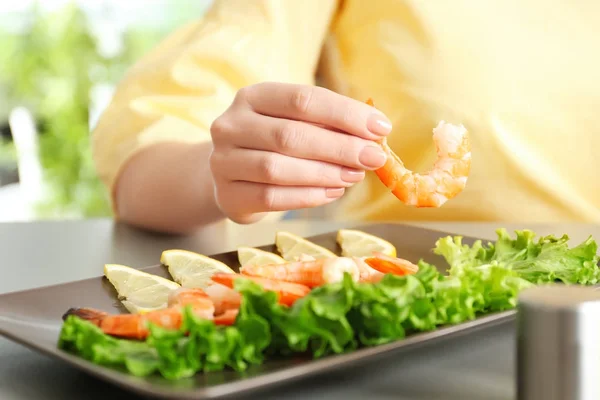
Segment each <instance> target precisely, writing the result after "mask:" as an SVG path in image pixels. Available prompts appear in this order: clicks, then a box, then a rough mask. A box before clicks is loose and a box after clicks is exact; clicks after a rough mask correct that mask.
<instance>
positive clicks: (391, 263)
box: [365, 252, 419, 276]
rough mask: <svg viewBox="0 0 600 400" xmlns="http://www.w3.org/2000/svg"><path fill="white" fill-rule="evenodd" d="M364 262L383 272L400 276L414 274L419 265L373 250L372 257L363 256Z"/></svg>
mask: <svg viewBox="0 0 600 400" xmlns="http://www.w3.org/2000/svg"><path fill="white" fill-rule="evenodd" d="M365 263H366V264H367V265H369V266H370V267H371V268H373V269H374V270H376V271H379V272H381V273H383V274H394V275H400V276H402V275H410V274H414V273H417V272H418V271H419V267H418V266H417V265H415V264H413V263H411V262H410V261H408V260H404V259H402V258H396V257H390V256H387V255H385V254H383V253H379V252H374V253H373V256H372V257H367V258H365Z"/></svg>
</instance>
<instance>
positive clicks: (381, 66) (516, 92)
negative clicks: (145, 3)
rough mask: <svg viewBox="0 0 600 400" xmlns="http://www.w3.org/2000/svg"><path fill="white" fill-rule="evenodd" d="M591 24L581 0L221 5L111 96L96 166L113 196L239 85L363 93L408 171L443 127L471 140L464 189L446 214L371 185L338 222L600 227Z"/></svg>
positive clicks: (599, 32)
mask: <svg viewBox="0 0 600 400" xmlns="http://www.w3.org/2000/svg"><path fill="white" fill-rule="evenodd" d="M599 15H600V2H598V1H591V0H555V1H551V2H548V1H546V0H529V1H518V0H486V1H477V0H453V1H446V0H427V1H424V0H372V1H366V0H344V1H340V0H338V1H336V0H302V1H292V0H216V1H215V2H214V5H213V6H212V8H211V9H210V10H209V11H208V13H207V14H205V15H204V16H203V17H202V18H201V19H200V20H199V21H197V22H194V23H192V24H190V25H188V26H185V27H183V28H181V29H180V30H179V31H177V32H175V33H173V34H172V35H171V36H170V37H168V38H167V39H166V40H164V41H163V42H162V43H161V44H160V45H159V46H158V47H156V48H155V49H154V50H153V51H152V52H151V53H149V54H148V55H147V56H145V57H144V58H143V59H142V60H140V61H139V62H138V63H137V64H136V65H135V66H134V67H133V68H132V69H131V70H130V71H129V73H128V74H127V76H126V77H125V78H124V79H123V81H122V82H121V83H120V84H119V86H118V88H117V92H116V95H115V97H114V99H113V101H112V103H111V104H110V106H109V107H108V109H107V110H106V111H105V112H104V114H103V115H102V117H101V119H100V121H99V124H98V126H97V127H96V129H95V131H94V133H93V150H94V158H95V163H96V166H97V169H98V172H99V174H100V176H101V179H102V180H103V181H104V183H105V184H106V185H107V186H108V187H109V188H112V186H113V184H114V182H115V179H116V177H117V175H118V173H119V170H120V169H121V167H122V166H123V164H124V163H125V161H126V160H127V159H128V158H129V157H131V156H132V154H134V153H135V152H137V151H139V150H140V149H141V148H143V147H144V146H147V145H149V144H153V143H157V142H161V141H187V142H199V141H208V140H210V133H209V127H210V124H211V122H212V121H213V120H214V119H215V118H216V117H217V116H218V115H219V114H220V113H222V112H223V111H224V110H225V109H226V108H227V106H228V105H229V103H230V102H231V100H232V99H233V96H234V95H235V93H236V91H237V90H238V89H239V88H240V87H243V86H246V85H249V84H252V83H256V82H260V81H265V80H269V81H281V82H294V83H302V84H316V83H318V84H322V85H323V86H326V87H329V88H331V89H333V90H335V91H337V92H340V93H342V94H345V95H347V96H350V97H353V98H356V99H358V100H361V101H364V100H366V99H367V98H368V97H372V98H373V99H374V101H375V104H376V106H377V107H378V108H379V109H381V110H382V111H383V112H385V113H386V115H387V116H388V117H389V118H390V119H391V120H392V122H393V126H394V130H393V132H392V134H391V135H390V137H389V139H388V140H389V144H390V146H391V147H392V149H393V150H394V151H395V152H396V153H397V154H398V155H399V156H400V157H401V158H402V159H403V160H404V161H405V163H406V164H407V166H408V167H409V168H412V169H414V170H416V171H420V172H422V171H425V170H427V169H428V168H429V167H430V166H431V164H432V162H433V160H434V158H435V149H434V147H433V142H432V137H431V135H432V128H433V127H434V126H435V125H436V124H437V122H438V121H439V120H442V119H443V120H446V121H449V122H452V123H456V124H458V123H462V124H464V125H465V126H466V127H467V129H468V130H469V132H470V134H471V138H472V143H473V162H472V170H471V175H470V177H469V181H468V183H467V187H466V189H465V190H464V191H463V192H462V193H461V194H460V195H459V196H458V197H456V198H454V199H452V200H450V201H449V202H448V203H446V204H445V205H444V206H443V207H441V208H439V209H415V208H412V207H407V206H405V205H403V204H402V203H400V202H399V201H398V200H397V199H396V198H395V197H394V196H393V195H392V194H391V193H389V191H388V190H387V189H386V188H385V187H384V186H383V184H382V183H381V182H379V181H378V179H377V177H376V176H375V174H373V173H367V178H366V179H365V181H364V182H362V183H360V184H358V185H356V186H355V187H353V188H352V189H351V190H349V191H348V192H347V193H346V195H345V196H344V197H343V198H342V199H341V200H340V201H338V202H336V203H335V204H336V206H335V209H334V213H333V217H336V218H347V219H363V220H388V221H390V220H422V221H423V220H473V221H516V222H536V221H543V222H551V221H565V220H571V221H585V222H600V179H598V178H596V173H597V172H598V171H600V158H599V157H598V156H597V154H596V151H598V149H600V56H599V54H600V42H599V40H600V39H598V38H600V24H599V23H598V16H599Z"/></svg>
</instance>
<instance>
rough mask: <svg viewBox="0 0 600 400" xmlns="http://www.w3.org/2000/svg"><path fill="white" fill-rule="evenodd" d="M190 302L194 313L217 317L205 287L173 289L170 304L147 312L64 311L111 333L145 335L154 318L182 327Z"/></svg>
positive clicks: (132, 336) (159, 322)
mask: <svg viewBox="0 0 600 400" xmlns="http://www.w3.org/2000/svg"><path fill="white" fill-rule="evenodd" d="M187 306H191V307H192V310H193V312H194V314H196V315H197V316H198V317H200V318H204V319H208V320H213V319H214V312H215V306H214V305H213V302H212V300H211V299H210V297H208V295H207V294H206V293H205V292H204V291H203V290H202V289H190V288H179V289H176V290H174V291H173V292H171V293H170V294H169V300H168V306H167V308H164V309H162V310H156V311H150V312H147V313H144V314H108V313H106V312H104V311H100V310H96V309H93V308H71V309H69V310H68V311H67V312H66V313H65V314H64V315H63V319H66V318H67V316H69V315H75V316H77V317H79V318H81V319H84V320H87V321H90V322H92V323H94V324H95V325H96V326H98V327H99V328H100V329H102V332H104V333H106V334H108V335H112V336H119V337H124V338H129V339H145V338H146V337H148V334H149V332H150V331H149V329H148V324H149V323H150V322H151V323H153V324H155V325H158V326H160V327H162V328H168V329H179V328H180V327H181V324H182V322H183V310H184V308H185V307H187ZM234 319H235V317H234ZM224 322H227V321H224Z"/></svg>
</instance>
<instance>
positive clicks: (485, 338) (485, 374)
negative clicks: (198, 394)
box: [0, 220, 600, 400]
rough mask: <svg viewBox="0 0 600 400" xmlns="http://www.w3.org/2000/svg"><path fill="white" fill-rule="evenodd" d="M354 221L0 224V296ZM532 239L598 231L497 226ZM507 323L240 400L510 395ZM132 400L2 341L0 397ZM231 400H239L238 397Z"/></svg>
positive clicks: (438, 226) (478, 232)
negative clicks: (192, 227)
mask: <svg viewBox="0 0 600 400" xmlns="http://www.w3.org/2000/svg"><path fill="white" fill-rule="evenodd" d="M353 225H356V224H353V223H349V222H347V223H331V222H323V221H287V222H280V223H278V224H270V223H259V224H255V225H248V226H240V225H233V224H216V225H213V226H210V227H207V228H205V229H203V230H201V231H199V232H197V233H196V234H194V235H191V236H185V237H176V236H175V237H174V236H167V235H159V234H153V233H148V232H143V231H139V230H136V229H133V228H130V227H128V226H124V225H120V224H114V223H113V222H112V221H110V220H85V221H56V222H50V221H47V222H35V223H5V224H0V254H1V255H2V263H1V264H0V273H1V275H0V276H1V279H0V293H6V292H13V291H17V290H24V289H29V288H34V287H39V286H46V285H52V284H58V283H63V282H69V281H73V280H78V279H86V278H91V277H96V276H99V275H102V266H103V265H104V264H105V263H111V262H114V263H121V264H126V265H130V266H133V267H144V266H148V265H154V264H156V262H157V260H158V259H159V258H160V254H161V252H162V251H163V250H164V249H167V248H185V249H189V250H192V251H197V252H201V253H205V254H215V253H220V252H224V251H230V250H235V249H236V247H238V246H240V245H246V246H260V245H264V244H270V243H272V241H273V238H274V235H275V232H276V230H288V231H290V232H293V233H296V234H299V235H302V236H310V235H315V234H320V233H325V232H328V231H333V230H336V229H339V228H342V227H349V226H353ZM412 225H418V226H423V227H427V228H430V229H435V230H440V231H445V232H451V233H455V234H462V235H470V236H476V237H481V238H484V239H490V240H493V239H495V229H496V228H498V227H499V225H498V224H489V223H419V224H412ZM502 226H503V227H506V228H507V229H509V230H511V231H512V230H515V229H523V228H528V229H532V230H534V231H535V232H536V233H538V234H540V235H546V234H555V235H562V234H564V233H567V234H569V236H571V238H572V240H573V241H574V242H579V241H582V240H584V239H585V238H586V237H587V236H588V235H594V236H595V237H600V226H596V225H586V224H570V225H529V226H521V225H515V224H503V225H502ZM514 346H515V342H514V326H513V325H512V324H508V325H504V326H501V327H496V328H494V329H488V330H485V331H481V332H480V333H477V334H474V335H469V336H466V337H463V338H458V339H452V340H449V341H446V342H444V343H441V344H437V345H434V346H429V347H427V348H425V349H421V350H418V351H415V352H414V353H410V354H408V355H404V356H403V357H402V358H400V359H398V358H397V357H396V358H391V359H389V360H386V361H385V362H378V363H377V364H370V365H368V366H366V367H363V368H356V369H353V370H344V371H343V372H342V371H340V372H337V373H331V374H325V375H323V376H321V377H318V378H310V379H308V380H302V381H299V382H297V383H293V384H289V385H284V386H281V387H278V388H275V389H270V390H269V391H268V392H255V393H252V394H251V395H248V396H247V397H244V398H260V399H279V398H286V399H288V400H289V399H304V398H308V397H316V398H319V399H334V398H336V399H339V398H344V399H364V398H367V396H368V397H370V398H373V399H397V400H407V399H411V400H417V399H419V400H420V399H423V400H425V399H426V400H437V399H444V400H453V399H461V400H476V399H486V400H500V399H502V400H504V399H514V397H515V387H514V386H515V379H514V365H513V364H514V360H515V351H514ZM107 397H108V398H110V399H111V400H112V399H120V398H123V399H125V398H127V399H138V398H140V397H138V396H135V395H133V394H131V393H129V392H126V391H123V390H121V389H118V388H116V387H113V386H112V385H109V384H106V383H104V382H102V381H99V380H97V379H95V378H92V377H89V376H87V375H86V374H83V373H81V372H79V371H78V370H76V369H74V368H71V367H70V366H67V365H66V364H64V363H62V362H59V361H55V360H53V359H50V358H48V357H45V356H42V355H40V354H38V353H35V352H33V351H31V350H29V349H27V348H25V347H23V346H20V345H18V344H15V343H13V342H11V341H8V340H7V339H4V338H0V399H3V400H16V399H19V400H22V399H38V398H44V399H46V400H53V399H61V400H68V399H79V398H86V399H90V400H93V399H104V398H107ZM237 399H242V398H240V397H237Z"/></svg>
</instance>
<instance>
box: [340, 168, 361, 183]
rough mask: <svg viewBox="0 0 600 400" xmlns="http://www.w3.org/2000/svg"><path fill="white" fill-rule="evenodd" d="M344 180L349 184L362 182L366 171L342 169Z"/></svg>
mask: <svg viewBox="0 0 600 400" xmlns="http://www.w3.org/2000/svg"><path fill="white" fill-rule="evenodd" d="M341 177H342V180H343V181H344V182H348V183H356V182H360V181H362V180H363V179H364V177H365V171H362V170H359V169H350V168H342V173H341Z"/></svg>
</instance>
